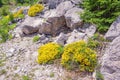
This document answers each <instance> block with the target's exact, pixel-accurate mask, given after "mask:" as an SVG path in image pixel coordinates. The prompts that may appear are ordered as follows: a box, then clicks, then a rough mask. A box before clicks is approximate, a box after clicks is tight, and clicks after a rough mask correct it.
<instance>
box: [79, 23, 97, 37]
mask: <svg viewBox="0 0 120 80" xmlns="http://www.w3.org/2000/svg"><path fill="white" fill-rule="evenodd" d="M78 30H79V31H80V32H83V33H85V34H87V37H92V36H93V35H94V33H95V32H96V26H95V25H92V24H88V23H84V25H83V26H82V27H79V28H78Z"/></svg>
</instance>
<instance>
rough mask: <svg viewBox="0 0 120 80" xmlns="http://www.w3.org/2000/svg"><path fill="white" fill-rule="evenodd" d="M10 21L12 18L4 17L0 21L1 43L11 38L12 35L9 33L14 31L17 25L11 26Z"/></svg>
mask: <svg viewBox="0 0 120 80" xmlns="http://www.w3.org/2000/svg"><path fill="white" fill-rule="evenodd" d="M10 20H11V19H10V17H8V18H6V17H3V18H2V19H1V20H0V43H1V42H5V41H6V40H8V39H10V38H11V34H9V31H10V30H12V29H13V28H14V27H15V26H16V24H12V25H9V22H10Z"/></svg>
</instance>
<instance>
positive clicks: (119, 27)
mask: <svg viewBox="0 0 120 80" xmlns="http://www.w3.org/2000/svg"><path fill="white" fill-rule="evenodd" d="M119 35H120V17H118V19H117V20H116V21H114V22H113V23H112V25H111V26H110V28H109V30H108V32H107V33H106V34H105V38H106V39H108V40H111V41H112V40H113V39H115V38H116V37H118V36H119Z"/></svg>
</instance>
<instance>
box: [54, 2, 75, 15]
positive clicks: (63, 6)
mask: <svg viewBox="0 0 120 80" xmlns="http://www.w3.org/2000/svg"><path fill="white" fill-rule="evenodd" d="M74 6H75V5H74V4H72V2H71V1H65V2H61V3H60V4H59V5H58V6H57V8H56V10H57V14H59V15H64V14H65V13H66V12H67V11H68V10H69V9H71V8H73V7H74Z"/></svg>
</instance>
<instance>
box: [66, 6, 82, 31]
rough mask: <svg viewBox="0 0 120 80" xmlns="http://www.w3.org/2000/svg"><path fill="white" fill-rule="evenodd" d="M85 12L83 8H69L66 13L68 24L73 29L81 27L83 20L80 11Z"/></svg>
mask: <svg viewBox="0 0 120 80" xmlns="http://www.w3.org/2000/svg"><path fill="white" fill-rule="evenodd" d="M81 12H83V9H81V8H77V7H74V8H72V9H70V10H68V11H67V12H66V14H65V19H66V24H67V26H68V27H69V28H71V29H72V30H73V29H75V28H77V27H81V26H82V24H83V20H82V19H80V15H79V13H81Z"/></svg>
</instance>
